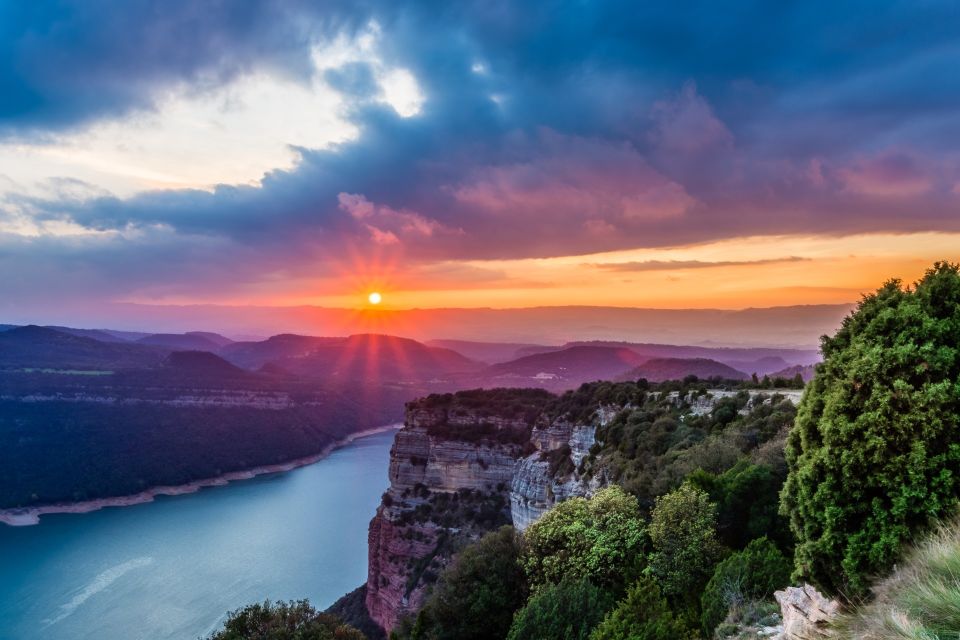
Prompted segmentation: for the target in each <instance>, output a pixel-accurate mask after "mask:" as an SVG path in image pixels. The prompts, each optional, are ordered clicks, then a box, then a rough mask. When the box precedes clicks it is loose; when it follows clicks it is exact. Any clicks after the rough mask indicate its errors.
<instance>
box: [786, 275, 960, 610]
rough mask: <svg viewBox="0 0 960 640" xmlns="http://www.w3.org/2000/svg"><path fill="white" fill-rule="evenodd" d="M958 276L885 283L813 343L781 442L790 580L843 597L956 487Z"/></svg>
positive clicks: (881, 565)
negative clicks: (816, 358)
mask: <svg viewBox="0 0 960 640" xmlns="http://www.w3.org/2000/svg"><path fill="white" fill-rule="evenodd" d="M958 341H960V267H958V265H955V264H949V263H945V262H941V263H937V264H936V265H934V267H933V268H932V269H930V270H929V271H927V273H926V275H925V276H924V277H923V278H922V279H921V280H920V281H919V282H917V283H916V285H915V286H913V287H911V288H904V287H903V286H902V285H901V282H900V281H898V280H891V281H890V282H887V283H886V284H885V285H884V286H883V287H881V288H880V289H879V290H878V291H876V292H875V293H873V294H871V295H868V296H866V297H864V299H863V300H862V301H861V302H860V304H859V306H858V307H857V309H856V310H855V311H854V312H853V313H852V314H851V315H849V316H848V317H847V318H845V319H844V321H843V324H842V326H841V328H840V329H839V331H837V333H836V334H835V335H834V336H832V337H827V336H824V337H823V339H822V351H823V358H824V361H823V363H822V364H820V365H819V366H818V367H817V372H816V375H815V377H814V379H813V381H812V382H811V384H810V385H808V387H807V390H806V392H805V394H804V397H803V400H802V401H801V403H800V407H799V411H798V414H797V420H796V423H795V426H794V428H793V429H792V430H791V432H790V435H789V437H788V440H787V447H786V456H787V462H788V465H789V474H788V477H787V481H786V485H785V487H784V490H783V494H782V510H783V512H784V513H785V514H786V515H788V516H789V518H790V526H791V529H792V530H793V533H794V535H795V537H796V539H797V549H796V573H797V574H798V577H804V578H807V579H810V580H812V581H814V582H815V583H817V584H818V585H819V586H820V587H821V588H824V589H826V590H827V591H830V592H833V593H840V594H843V595H846V596H848V597H852V596H857V595H860V594H862V593H864V592H865V590H866V588H867V585H868V581H869V578H871V577H873V576H877V575H882V574H883V573H885V572H886V571H887V570H889V569H890V567H891V566H892V565H893V563H894V562H895V561H896V560H897V559H898V557H899V556H900V553H901V550H902V548H903V546H904V543H905V542H907V541H908V540H910V538H911V537H912V536H913V535H914V534H915V533H916V532H917V531H918V530H920V529H923V528H925V527H927V526H928V525H929V523H930V521H931V519H933V518H937V517H939V516H942V515H944V514H946V513H947V512H948V511H950V510H951V509H952V508H954V506H955V505H956V503H957V495H958V489H960V484H958V483H960V438H958V436H957V433H958V431H957V429H958V415H960V350H958Z"/></svg>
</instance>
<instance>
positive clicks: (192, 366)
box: [161, 351, 254, 379]
mask: <svg viewBox="0 0 960 640" xmlns="http://www.w3.org/2000/svg"><path fill="white" fill-rule="evenodd" d="M161 371H162V372H164V373H172V374H175V375H183V376H190V377H203V378H213V379H223V378H246V377H251V378H252V377H254V374H252V373H251V372H249V371H247V370H245V369H241V368H240V367H238V366H236V365H233V364H230V363H229V362H227V361H226V360H224V359H223V358H221V357H220V356H218V355H215V354H213V353H210V352H209V351H174V352H173V353H171V354H170V355H169V356H167V358H166V360H164V361H163V364H162V366H161Z"/></svg>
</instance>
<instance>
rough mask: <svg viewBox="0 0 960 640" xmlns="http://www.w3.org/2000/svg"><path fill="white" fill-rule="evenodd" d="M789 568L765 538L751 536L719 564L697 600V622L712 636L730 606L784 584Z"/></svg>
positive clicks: (762, 596)
mask: <svg viewBox="0 0 960 640" xmlns="http://www.w3.org/2000/svg"><path fill="white" fill-rule="evenodd" d="M790 568H791V567H790V561H789V560H788V559H787V558H786V556H784V555H783V553H781V552H780V550H779V549H777V547H776V545H774V544H773V543H772V542H770V541H769V540H767V539H766V538H759V539H757V540H754V541H753V542H751V543H750V544H748V545H747V548H746V549H744V550H743V551H739V552H737V553H734V554H733V555H731V556H730V557H728V558H727V559H725V560H723V561H722V562H721V563H720V564H718V565H717V568H716V569H715V570H714V572H713V577H712V578H710V581H709V582H708V583H707V586H706V588H705V589H704V590H703V595H702V596H701V600H700V602H701V611H702V612H701V614H700V622H701V626H702V627H703V631H704V633H705V634H706V635H707V637H712V635H713V630H714V629H716V628H717V625H719V624H720V623H721V622H723V620H724V618H726V617H727V613H728V612H729V611H730V609H731V607H741V606H743V605H745V604H746V603H747V602H750V601H755V600H764V599H767V598H769V597H770V596H772V595H773V592H774V591H776V590H777V589H781V588H783V587H785V586H787V584H789V582H790Z"/></svg>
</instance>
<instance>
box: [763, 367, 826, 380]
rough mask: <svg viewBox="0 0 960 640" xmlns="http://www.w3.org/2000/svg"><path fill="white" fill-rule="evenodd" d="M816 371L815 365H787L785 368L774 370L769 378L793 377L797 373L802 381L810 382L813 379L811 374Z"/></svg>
mask: <svg viewBox="0 0 960 640" xmlns="http://www.w3.org/2000/svg"><path fill="white" fill-rule="evenodd" d="M815 371H816V365H813V364H809V365H806V366H804V365H799V364H798V365H794V366H792V367H787V368H786V369H781V370H780V371H774V372H773V373H771V374H770V377H771V378H788V379H789V378H793V377H794V376H796V375H797V374H798V373H799V374H800V377H801V378H803V381H804V382H810V381H811V380H813V374H814V372H815Z"/></svg>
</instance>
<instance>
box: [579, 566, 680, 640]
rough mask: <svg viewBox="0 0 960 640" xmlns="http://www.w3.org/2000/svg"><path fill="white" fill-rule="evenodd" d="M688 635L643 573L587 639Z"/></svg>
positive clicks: (674, 639)
mask: <svg viewBox="0 0 960 640" xmlns="http://www.w3.org/2000/svg"><path fill="white" fill-rule="evenodd" d="M691 635H692V634H690V632H689V631H688V630H687V629H686V627H684V625H683V624H682V623H680V621H679V620H677V619H676V618H675V617H674V615H673V612H672V611H671V610H670V606H669V605H668V604H667V601H666V599H664V597H663V595H662V594H661V593H660V587H659V586H657V582H656V581H655V580H654V579H653V578H651V577H650V576H642V577H641V578H640V579H639V580H638V581H637V582H636V583H635V584H634V585H633V586H632V587H630V589H629V591H627V597H626V598H625V599H623V600H622V601H621V602H620V603H619V604H618V605H617V606H616V608H614V609H613V610H612V611H611V612H610V613H608V614H607V615H606V617H605V618H604V619H603V622H601V623H600V625H599V626H598V627H597V628H596V629H594V631H593V633H592V634H591V635H590V640H682V639H683V638H687V637H690V636H691Z"/></svg>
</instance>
